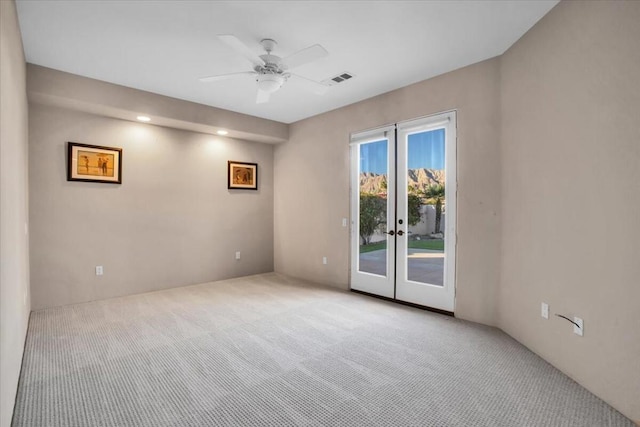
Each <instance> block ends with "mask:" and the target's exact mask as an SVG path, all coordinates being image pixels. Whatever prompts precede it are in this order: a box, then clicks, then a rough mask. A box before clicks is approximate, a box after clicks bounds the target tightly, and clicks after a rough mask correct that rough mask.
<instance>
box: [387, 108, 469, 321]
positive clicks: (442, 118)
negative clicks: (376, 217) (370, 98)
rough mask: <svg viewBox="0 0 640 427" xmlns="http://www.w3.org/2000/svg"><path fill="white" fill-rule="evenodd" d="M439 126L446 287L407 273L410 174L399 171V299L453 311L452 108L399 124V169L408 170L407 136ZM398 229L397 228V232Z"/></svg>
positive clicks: (454, 235)
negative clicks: (442, 145) (417, 279)
mask: <svg viewBox="0 0 640 427" xmlns="http://www.w3.org/2000/svg"><path fill="white" fill-rule="evenodd" d="M437 129H444V131H445V200H446V201H445V203H446V212H447V216H446V221H445V229H444V241H445V253H444V271H443V274H444V282H443V286H439V285H432V284H428V283H421V282H415V281H411V280H409V279H408V274H407V273H408V272H407V266H408V261H407V255H408V254H407V252H408V251H407V239H408V238H409V235H408V234H407V231H408V228H409V227H408V224H407V212H406V206H407V175H406V172H400V173H399V174H398V177H397V185H398V194H397V195H396V201H397V204H398V208H397V212H398V219H404V221H403V222H404V224H402V225H400V224H396V229H397V230H403V231H404V233H405V234H404V236H398V238H397V243H396V259H397V261H396V299H398V300H400V301H406V302H410V303H414V304H418V305H423V306H427V307H432V308H436V309H439V310H444V311H450V312H453V311H454V307H455V275H456V218H457V216H456V201H457V194H456V193H457V191H456V190H457V181H456V112H455V111H450V112H446V113H440V114H437V115H433V116H429V117H424V118H420V119H415V120H408V121H405V122H401V123H398V142H397V150H398V152H397V168H398V171H406V170H407V166H408V153H407V139H408V137H409V135H411V134H414V133H421V132H428V131H433V130H437ZM396 232H397V231H396Z"/></svg>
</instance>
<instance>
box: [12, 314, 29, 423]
mask: <svg viewBox="0 0 640 427" xmlns="http://www.w3.org/2000/svg"><path fill="white" fill-rule="evenodd" d="M32 314H33V310H29V318H28V319H27V332H26V333H25V334H24V344H23V346H22V359H21V360H20V373H19V374H18V384H17V386H16V397H15V398H14V399H13V412H12V413H11V425H13V423H14V421H15V417H16V405H17V404H18V392H19V391H20V388H21V387H22V370H23V369H24V358H25V357H26V353H27V337H28V336H29V325H31V315H32Z"/></svg>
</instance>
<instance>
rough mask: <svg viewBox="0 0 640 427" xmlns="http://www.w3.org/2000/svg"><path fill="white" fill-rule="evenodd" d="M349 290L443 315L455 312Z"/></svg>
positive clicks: (451, 314)
mask: <svg viewBox="0 0 640 427" xmlns="http://www.w3.org/2000/svg"><path fill="white" fill-rule="evenodd" d="M349 290H350V291H351V292H354V293H356V294H361V295H366V296H369V297H373V298H378V299H381V300H385V301H391V302H395V303H398V304H402V305H407V306H409V307H414V308H419V309H421V310H425V311H431V312H433V313H438V314H444V315H445V316H451V317H455V314H454V313H453V311H447V310H440V309H439V308H433V307H427V306H426V305H420V304H414V303H412V302H406V301H400V300H398V299H394V298H389V297H383V296H380V295H376V294H370V293H369V292H364V291H359V290H357V289H349Z"/></svg>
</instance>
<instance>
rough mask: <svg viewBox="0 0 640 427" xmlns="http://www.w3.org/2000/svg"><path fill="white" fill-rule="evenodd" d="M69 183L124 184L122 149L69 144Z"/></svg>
mask: <svg viewBox="0 0 640 427" xmlns="http://www.w3.org/2000/svg"><path fill="white" fill-rule="evenodd" d="M67 156H68V159H67V181H85V182H104V183H107V184H122V148H114V147H101V146H99V145H88V144H79V143H77V142H68V143H67Z"/></svg>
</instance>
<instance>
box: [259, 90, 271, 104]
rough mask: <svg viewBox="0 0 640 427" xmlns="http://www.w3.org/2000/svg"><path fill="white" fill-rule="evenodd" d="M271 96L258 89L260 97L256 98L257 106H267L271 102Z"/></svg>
mask: <svg viewBox="0 0 640 427" xmlns="http://www.w3.org/2000/svg"><path fill="white" fill-rule="evenodd" d="M269 96H271V92H266V91H264V90H260V89H258V95H257V97H256V104H265V103H267V102H269Z"/></svg>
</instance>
